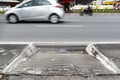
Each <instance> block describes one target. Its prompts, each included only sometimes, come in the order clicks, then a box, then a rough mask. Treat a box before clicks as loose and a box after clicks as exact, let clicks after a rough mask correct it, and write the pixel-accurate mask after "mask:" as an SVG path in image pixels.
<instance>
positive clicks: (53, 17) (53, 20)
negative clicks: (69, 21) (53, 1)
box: [49, 14, 59, 24]
mask: <svg viewBox="0 0 120 80" xmlns="http://www.w3.org/2000/svg"><path fill="white" fill-rule="evenodd" d="M49 21H50V22H51V23H53V24H55V23H58V22H59V17H58V15H56V14H53V15H51V16H50V17H49Z"/></svg>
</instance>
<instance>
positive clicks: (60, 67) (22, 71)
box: [7, 46, 114, 80]
mask: <svg viewBox="0 0 120 80" xmlns="http://www.w3.org/2000/svg"><path fill="white" fill-rule="evenodd" d="M37 49H38V51H37V53H36V54H35V55H33V56H32V57H30V58H29V59H28V60H27V61H23V62H22V63H20V64H19V65H17V67H16V68H15V69H14V70H12V71H11V72H8V73H7V74H16V75H19V77H18V78H17V80H61V79H62V80H79V79H82V80H89V79H96V76H99V75H111V74H114V73H113V72H112V71H109V70H108V69H106V68H105V67H104V66H103V65H102V64H101V63H100V62H99V61H98V60H96V59H95V58H93V57H91V56H90V55H88V54H87V53H86V52H85V51H83V50H81V49H79V47H74V46H73V47H57V48H56V46H55V47H54V46H52V47H47V48H46V47H37ZM24 75H26V76H24ZM30 75H31V76H30ZM42 76H43V77H42ZM15 79H16V76H14V77H11V80H15ZM103 79H104V78H103ZM104 80H105V79H104Z"/></svg>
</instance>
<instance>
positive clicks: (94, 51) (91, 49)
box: [86, 44, 120, 74]
mask: <svg viewBox="0 0 120 80" xmlns="http://www.w3.org/2000/svg"><path fill="white" fill-rule="evenodd" d="M86 51H87V53H88V54H89V55H91V56H93V57H95V58H96V59H98V60H99V61H100V62H101V63H102V64H103V65H104V66H105V67H106V68H107V69H109V70H110V71H112V72H114V73H115V74H119V73H120V69H119V68H118V66H117V65H116V64H115V63H114V62H113V61H112V59H109V58H107V57H106V56H105V55H104V54H103V53H102V52H100V51H99V50H98V49H97V48H96V47H95V46H94V44H89V45H88V46H87V47H86Z"/></svg>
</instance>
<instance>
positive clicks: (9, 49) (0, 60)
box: [0, 44, 26, 71]
mask: <svg viewBox="0 0 120 80" xmlns="http://www.w3.org/2000/svg"><path fill="white" fill-rule="evenodd" d="M25 47H26V45H25V44H0V69H1V71H2V70H3V69H4V68H5V67H6V66H7V65H9V63H10V62H11V61H12V60H14V58H15V57H17V56H18V55H19V54H20V53H21V52H22V51H23V49H24V48H25Z"/></svg>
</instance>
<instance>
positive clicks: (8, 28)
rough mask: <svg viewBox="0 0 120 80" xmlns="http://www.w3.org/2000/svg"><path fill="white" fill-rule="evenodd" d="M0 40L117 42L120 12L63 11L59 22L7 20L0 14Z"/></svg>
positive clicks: (119, 30) (119, 37)
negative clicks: (65, 12)
mask: <svg viewBox="0 0 120 80" xmlns="http://www.w3.org/2000/svg"><path fill="white" fill-rule="evenodd" d="M0 41H1V42H6V41H7V42H9V41H10V42H24V41H25V42H31V41H32V42H119V41H120V14H114V15H111V14H95V15H93V16H87V15H85V16H79V15H78V14H67V15H65V17H64V19H62V21H61V22H60V23H59V24H51V23H49V22H36V21H34V22H20V23H17V24H9V23H7V22H6V21H5V20H4V17H3V15H0Z"/></svg>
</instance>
